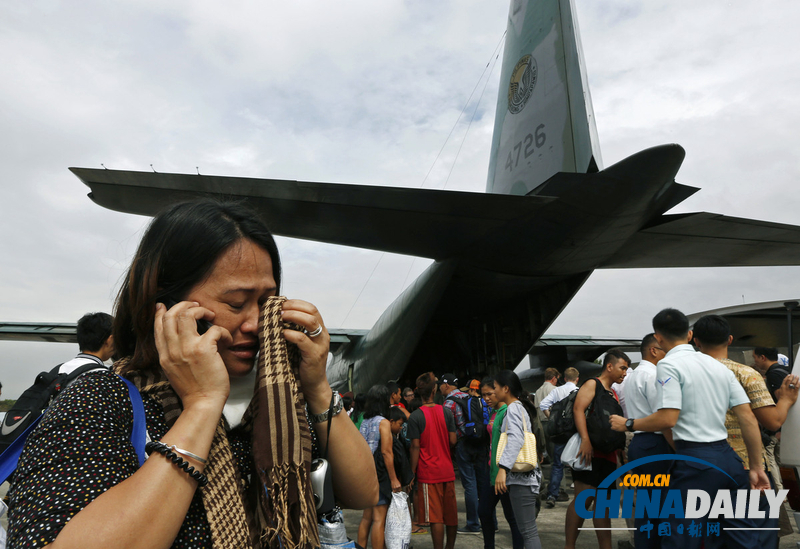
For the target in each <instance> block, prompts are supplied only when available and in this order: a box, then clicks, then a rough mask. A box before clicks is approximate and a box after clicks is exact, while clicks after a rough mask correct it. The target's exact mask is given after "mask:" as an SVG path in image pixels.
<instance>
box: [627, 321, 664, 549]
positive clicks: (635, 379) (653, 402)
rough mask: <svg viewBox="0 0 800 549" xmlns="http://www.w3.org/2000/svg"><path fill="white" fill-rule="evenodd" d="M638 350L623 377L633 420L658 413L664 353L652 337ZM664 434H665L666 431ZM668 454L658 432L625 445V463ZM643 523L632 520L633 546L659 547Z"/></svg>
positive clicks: (653, 469)
mask: <svg viewBox="0 0 800 549" xmlns="http://www.w3.org/2000/svg"><path fill="white" fill-rule="evenodd" d="M639 351H640V352H641V353H642V360H641V362H639V365H638V366H637V367H636V369H635V370H628V375H627V376H625V396H626V397H627V404H628V406H627V412H626V415H627V416H628V417H630V418H636V419H641V418H645V417H647V416H649V415H650V414H652V413H654V412H656V411H657V410H658V391H657V387H658V382H657V381H656V377H657V376H656V364H658V362H659V361H660V360H661V359H662V358H664V355H665V354H666V353H665V352H664V351H663V350H662V349H661V347H660V346H659V344H658V341H656V337H655V334H647V335H646V336H644V338H643V339H642V344H641V346H640V347H639ZM667 432H668V433H669V431H667ZM670 453H672V447H671V446H670V444H669V442H667V439H666V438H664V435H663V434H662V433H646V432H644V431H636V433H634V435H633V439H632V440H631V442H630V444H629V445H628V461H629V462H630V461H634V460H637V459H639V458H643V457H646V456H652V455H658V454H670ZM671 465H672V462H669V461H656V462H653V463H648V464H646V465H642V466H640V467H637V468H636V469H635V470H634V471H632V472H635V473H637V474H643V475H648V474H649V475H650V478H655V476H656V475H660V474H666V473H667V472H668V469H669V467H670V466H671ZM637 490H645V488H637ZM646 522H647V519H646V518H637V519H634V521H633V524H634V526H636V530H635V531H634V533H633V539H634V541H635V545H636V547H637V548H641V547H648V548H656V547H660V546H661V538H660V536H653V535H651V536H650V537H649V538H648V536H647V534H646V533H645V532H643V531H642V530H641V527H642V526H643V525H644V524H645V523H646Z"/></svg>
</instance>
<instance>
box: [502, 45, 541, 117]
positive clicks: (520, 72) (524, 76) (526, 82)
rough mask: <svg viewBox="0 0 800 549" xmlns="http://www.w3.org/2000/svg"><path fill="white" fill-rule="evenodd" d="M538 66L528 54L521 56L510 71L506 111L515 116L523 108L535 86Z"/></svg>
mask: <svg viewBox="0 0 800 549" xmlns="http://www.w3.org/2000/svg"><path fill="white" fill-rule="evenodd" d="M537 74H538V66H537V65H536V59H534V58H533V57H532V56H531V55H530V54H528V55H523V56H522V57H521V58H520V60H519V61H517V64H516V66H515V67H514V70H513V71H511V80H510V81H509V83H508V111H509V112H510V113H511V114H517V113H518V112H521V111H522V109H524V108H525V104H526V103H527V102H528V99H529V98H530V96H531V93H533V88H534V87H535V86H536V77H537Z"/></svg>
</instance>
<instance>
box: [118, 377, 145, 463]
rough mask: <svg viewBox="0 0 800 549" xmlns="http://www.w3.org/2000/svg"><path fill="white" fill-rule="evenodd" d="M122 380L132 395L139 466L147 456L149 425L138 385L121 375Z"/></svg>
mask: <svg viewBox="0 0 800 549" xmlns="http://www.w3.org/2000/svg"><path fill="white" fill-rule="evenodd" d="M120 379H122V381H124V382H125V384H126V385H127V386H128V393H130V395H131V406H132V407H133V431H131V444H133V449H134V450H136V456H137V457H138V458H139V467H141V466H142V465H144V460H145V459H147V456H146V455H145V453H144V445H145V439H146V438H147V425H146V424H145V419H144V403H143V402H142V395H141V393H139V389H137V388H136V385H134V384H133V383H131V382H130V381H128V380H127V379H125V378H124V377H121V378H120Z"/></svg>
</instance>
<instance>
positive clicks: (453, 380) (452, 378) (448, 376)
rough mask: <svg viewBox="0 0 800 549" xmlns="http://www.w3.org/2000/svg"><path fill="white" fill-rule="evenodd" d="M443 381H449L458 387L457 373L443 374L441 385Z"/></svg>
mask: <svg viewBox="0 0 800 549" xmlns="http://www.w3.org/2000/svg"><path fill="white" fill-rule="evenodd" d="M442 383H447V384H448V385H452V386H453V387H458V378H457V377H456V375H455V374H443V375H442V377H440V378H439V385H441V384H442Z"/></svg>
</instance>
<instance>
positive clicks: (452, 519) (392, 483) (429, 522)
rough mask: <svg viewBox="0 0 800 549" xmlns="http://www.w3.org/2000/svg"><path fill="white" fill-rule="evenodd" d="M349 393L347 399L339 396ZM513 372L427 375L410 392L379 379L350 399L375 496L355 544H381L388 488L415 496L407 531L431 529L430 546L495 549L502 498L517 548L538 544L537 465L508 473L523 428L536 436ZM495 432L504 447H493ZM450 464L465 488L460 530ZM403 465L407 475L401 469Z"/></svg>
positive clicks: (530, 412) (529, 407) (528, 405)
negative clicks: (369, 459)
mask: <svg viewBox="0 0 800 549" xmlns="http://www.w3.org/2000/svg"><path fill="white" fill-rule="evenodd" d="M345 396H349V395H345ZM527 396H528V395H527V394H526V393H524V391H523V390H522V384H521V382H520V379H519V377H518V376H517V374H515V373H514V372H512V371H510V370H504V371H501V372H498V374H497V375H496V376H493V377H484V378H483V379H472V380H470V381H469V382H468V383H467V384H466V385H465V386H464V387H461V385H460V383H459V379H458V378H457V377H456V376H455V375H454V374H452V373H444V374H442V375H441V376H439V377H437V376H436V375H435V374H434V373H433V372H427V373H425V374H422V375H420V376H419V377H418V378H417V379H416V384H415V388H414V389H411V388H410V387H406V388H404V389H403V388H401V387H400V386H399V385H398V384H397V383H394V382H390V383H389V384H388V385H375V386H373V387H372V388H371V389H370V390H369V391H368V392H367V394H366V395H356V396H355V398H354V399H353V401H354V402H355V403H358V402H359V401H363V402H364V405H363V407H359V406H358V405H354V406H353V408H352V410H351V411H350V417H351V419H352V421H353V422H354V423H355V424H356V425H359V430H360V432H361V434H362V435H363V436H364V438H365V439H366V441H367V442H368V443H369V445H370V449H371V450H372V451H373V455H374V458H375V462H376V471H377V475H378V482H379V484H380V486H381V496H380V499H379V501H378V505H377V506H376V507H374V508H372V509H367V510H366V511H364V513H363V516H362V519H361V523H360V526H359V531H358V544H359V545H360V546H361V547H366V546H367V540H368V539H369V541H370V542H371V543H372V547H373V548H374V549H382V547H384V539H383V528H384V526H385V524H384V522H385V517H386V512H387V508H388V506H389V503H390V501H391V498H390V497H389V496H390V494H391V492H398V491H406V492H408V493H411V494H413V498H412V501H413V505H412V507H411V508H410V509H413V511H411V512H412V515H413V516H412V528H413V533H425V532H426V531H428V529H429V531H430V536H431V539H432V541H433V546H434V548H435V549H441V548H443V547H446V548H447V549H452V548H453V547H454V546H455V541H456V537H457V536H458V535H473V534H479V535H480V534H482V535H483V542H484V547H485V548H487V549H489V548H493V547H494V539H495V532H496V530H497V528H498V523H497V516H496V508H497V504H498V503H501V504H502V509H503V513H504V515H505V518H506V521H507V522H508V524H509V525H510V528H511V533H512V537H513V540H514V548H515V549H522V548H525V549H532V548H540V547H541V542H540V540H539V536H538V532H537V527H536V515H537V514H538V493H539V487H540V485H541V481H542V473H541V468H540V467H538V465H537V466H536V467H533V468H531V470H529V471H524V472H518V471H515V470H514V465H515V460H516V459H517V456H518V454H519V453H520V450H521V448H522V445H523V444H524V439H525V433H526V432H527V433H529V434H533V431H532V430H533V426H534V418H535V417H536V410H535V409H534V407H533V404H532V403H531V402H529V400H528V398H527ZM501 434H505V435H506V440H507V443H506V445H505V447H504V449H503V451H502V452H498V444H499V441H500V438H501ZM456 470H457V471H458V473H459V476H460V480H461V484H462V487H463V489H464V504H465V507H466V511H467V512H466V523H465V524H464V525H462V526H461V528H459V521H458V502H457V500H456V489H455V480H456ZM404 471H408V472H409V474H408V475H405V474H404V473H403V472H404Z"/></svg>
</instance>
